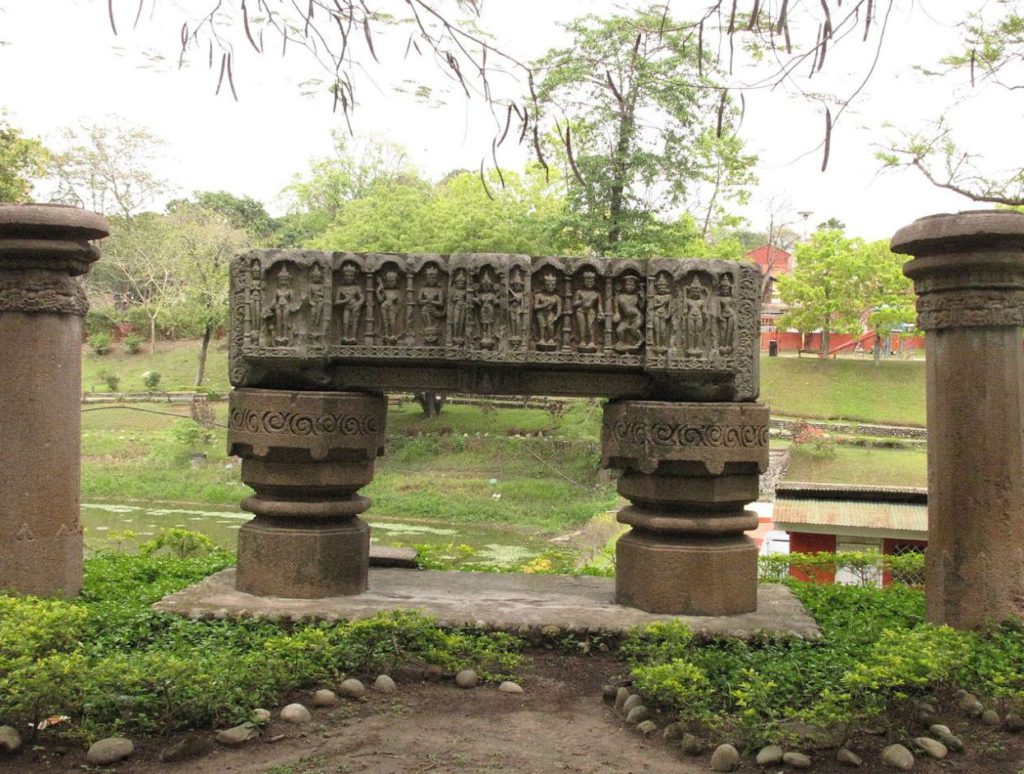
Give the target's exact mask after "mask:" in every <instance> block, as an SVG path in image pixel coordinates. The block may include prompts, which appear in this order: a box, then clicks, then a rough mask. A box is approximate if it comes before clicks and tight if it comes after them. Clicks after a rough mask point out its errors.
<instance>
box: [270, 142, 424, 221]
mask: <svg viewBox="0 0 1024 774" xmlns="http://www.w3.org/2000/svg"><path fill="white" fill-rule="evenodd" d="M332 137H333V139H334V153H333V154H332V155H331V156H328V157H326V158H320V159H315V160H313V161H312V162H311V163H310V168H309V172H308V173H307V174H306V175H305V176H300V175H296V176H295V178H294V179H293V180H292V182H291V184H290V185H289V186H288V187H287V188H285V190H284V194H285V196H286V197H287V198H288V199H289V201H290V207H289V209H290V210H291V213H292V216H293V220H292V222H291V223H290V224H289V228H290V229H292V230H294V231H297V232H298V233H296V234H295V236H294V237H293V238H297V239H298V240H299V241H306V240H308V239H310V238H313V237H316V236H317V235H319V234H322V233H323V232H324V231H326V230H327V228H329V227H330V226H331V225H332V224H334V223H336V222H337V220H338V216H339V215H340V213H341V210H342V208H343V207H344V206H345V204H346V203H347V202H351V201H353V200H356V199H361V198H364V197H366V196H367V195H368V194H369V193H370V191H371V189H372V188H374V187H378V186H380V185H384V184H404V185H410V186H413V187H415V185H417V184H418V183H419V182H421V181H420V174H419V171H418V170H417V169H416V168H415V167H414V166H413V164H412V162H411V161H409V155H408V153H407V152H406V150H405V148H403V147H402V146H401V145H399V144H397V143H393V142H391V141H389V140H382V139H378V138H359V137H356V138H352V137H348V136H346V135H345V134H343V133H341V132H338V131H335V132H333V134H332Z"/></svg>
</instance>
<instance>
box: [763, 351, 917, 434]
mask: <svg viewBox="0 0 1024 774" xmlns="http://www.w3.org/2000/svg"><path fill="white" fill-rule="evenodd" d="M924 381H925V364H924V363H923V362H914V361H910V362H907V361H888V362H882V363H881V364H879V365H877V366H876V365H875V364H874V363H873V362H872V361H870V360H819V359H818V358H790V357H786V358H783V357H773V358H761V400H763V401H765V402H766V403H768V404H769V405H770V406H771V409H772V413H773V414H775V415H779V416H797V417H821V418H823V419H849V420H854V421H857V422H880V423H883V424H905V425H917V426H922V427H923V426H924V424H925V402H924Z"/></svg>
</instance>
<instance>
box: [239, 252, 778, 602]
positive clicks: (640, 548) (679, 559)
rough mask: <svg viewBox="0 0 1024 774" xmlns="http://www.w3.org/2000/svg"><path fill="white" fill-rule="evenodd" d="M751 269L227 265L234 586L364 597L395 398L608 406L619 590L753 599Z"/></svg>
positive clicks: (623, 598) (541, 263) (755, 449)
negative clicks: (372, 506)
mask: <svg viewBox="0 0 1024 774" xmlns="http://www.w3.org/2000/svg"><path fill="white" fill-rule="evenodd" d="M759 288H760V274H759V271H758V268H757V267H756V266H755V265H754V264H749V263H734V262H731V261H713V260H697V259H683V260H678V259H652V260H648V261H642V262H641V261H633V260H625V259H610V258H550V257H546V258H538V257H530V256H525V255H498V254H457V255H450V256H448V255H428V254H415V255H406V254H391V253H387V254H357V253H327V252H314V251H286V250H261V251H254V252H250V253H248V254H245V255H242V256H239V257H237V258H236V259H235V261H234V263H233V265H232V269H231V341H230V347H231V352H230V376H231V382H232V384H233V385H234V386H235V388H236V389H235V390H234V391H233V393H232V395H231V410H230V421H229V425H230V429H229V435H228V443H229V446H230V450H231V452H232V453H234V454H237V455H239V456H240V457H242V459H243V463H242V478H243V480H244V481H245V482H246V483H247V484H249V485H250V486H252V487H253V489H254V490H255V491H256V494H255V495H254V496H253V497H250V498H247V499H246V500H245V501H244V502H243V503H242V507H243V508H245V509H246V510H249V511H251V512H252V513H253V514H254V515H255V518H254V519H253V520H252V521H251V522H249V523H248V524H247V525H246V526H245V527H243V528H242V530H241V532H240V534H239V546H238V550H239V559H238V588H239V590H241V591H246V592H250V593H253V594H260V595H273V596H284V597H304V598H315V597H324V596H333V595H339V594H358V593H360V592H361V591H363V590H365V589H366V583H367V566H368V550H369V527H368V526H367V525H366V524H365V523H364V522H363V521H362V520H361V519H359V518H358V514H359V513H362V512H363V511H365V510H366V508H368V507H369V501H368V500H367V499H366V498H364V497H360V496H359V495H358V494H357V492H358V490H359V488H361V487H362V486H365V485H366V484H368V483H369V482H370V481H371V480H372V477H373V462H374V459H375V457H376V456H378V455H379V454H381V453H382V452H383V446H384V426H385V419H386V399H385V397H384V395H383V393H384V392H385V391H387V390H402V391H407V390H437V391H447V392H462V393H475V394H487V395H502V394H516V395H522V394H535V395H552V396H554V395H561V396H598V397H607V398H609V399H610V402H609V403H608V404H607V406H606V409H605V419H604V428H603V432H602V450H603V455H602V457H603V464H605V465H606V466H610V467H617V468H621V469H622V470H623V471H624V472H623V475H622V477H621V479H620V482H619V492H620V493H621V494H622V495H623V496H624V497H626V498H628V499H629V500H630V501H631V503H632V505H631V506H629V507H627V508H624V509H623V510H622V511H621V512H620V514H619V521H621V522H623V523H625V524H629V525H631V527H632V530H631V531H630V532H629V533H628V534H627V535H625V536H624V537H623V538H622V540H620V541H619V545H618V548H617V554H618V572H617V579H616V599H617V601H618V602H620V603H622V604H627V605H632V606H635V607H639V608H641V609H643V610H647V611H649V612H665V613H685V614H690V615H722V614H730V613H740V612H748V611H751V610H753V609H754V608H755V607H756V604H757V602H756V580H757V551H756V547H755V546H754V544H753V542H752V541H751V540H750V539H749V538H747V537H746V536H745V535H744V534H743V532H744V530H748V529H752V528H753V527H755V526H756V523H757V519H756V516H755V515H754V514H753V513H751V512H749V511H745V510H744V507H743V506H744V505H745V504H746V503H748V502H750V501H752V500H755V499H756V498H757V483H758V473H759V472H761V471H763V470H764V468H765V466H766V465H767V461H768V410H767V407H765V406H763V405H760V404H757V403H754V401H755V400H756V399H757V395H758V344H759V342H758V325H759V321H760V307H759Z"/></svg>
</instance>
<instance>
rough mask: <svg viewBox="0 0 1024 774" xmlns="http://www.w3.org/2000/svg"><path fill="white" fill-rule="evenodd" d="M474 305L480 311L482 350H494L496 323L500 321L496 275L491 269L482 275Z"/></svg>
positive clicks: (485, 270) (484, 271)
mask: <svg viewBox="0 0 1024 774" xmlns="http://www.w3.org/2000/svg"><path fill="white" fill-rule="evenodd" d="M473 304H474V305H475V306H476V307H477V309H478V311H479V320H480V348H481V349H494V345H495V343H496V342H495V330H494V323H495V321H496V320H497V319H498V292H497V288H496V287H495V280H494V275H493V274H492V273H491V271H490V270H489V269H484V270H483V272H481V274H480V284H479V285H478V286H477V288H476V294H475V297H474V299H473Z"/></svg>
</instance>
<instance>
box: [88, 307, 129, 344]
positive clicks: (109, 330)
mask: <svg viewBox="0 0 1024 774" xmlns="http://www.w3.org/2000/svg"><path fill="white" fill-rule="evenodd" d="M119 322H120V320H119V315H118V313H117V310H115V309H114V308H113V307H112V306H110V307H96V306H93V307H90V308H89V311H88V312H86V313H85V323H84V327H85V333H86V335H88V336H89V337H90V338H91V337H92V336H94V335H95V334H97V333H106V334H109V335H111V336H113V335H114V333H115V332H116V331H117V326H118V323H119Z"/></svg>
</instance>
